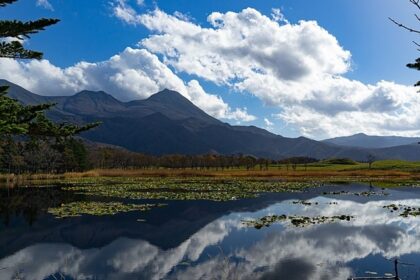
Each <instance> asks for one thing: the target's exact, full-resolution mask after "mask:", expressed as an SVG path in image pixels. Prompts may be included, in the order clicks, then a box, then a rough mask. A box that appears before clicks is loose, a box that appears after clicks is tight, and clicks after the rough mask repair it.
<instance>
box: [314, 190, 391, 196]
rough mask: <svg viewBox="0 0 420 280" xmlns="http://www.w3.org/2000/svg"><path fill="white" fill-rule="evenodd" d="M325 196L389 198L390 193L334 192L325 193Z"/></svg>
mask: <svg viewBox="0 0 420 280" xmlns="http://www.w3.org/2000/svg"><path fill="white" fill-rule="evenodd" d="M322 194H323V195H355V196H366V197H369V196H387V195H389V193H387V192H384V191H380V192H374V191H369V192H368V191H366V192H349V191H332V192H323V193H322Z"/></svg>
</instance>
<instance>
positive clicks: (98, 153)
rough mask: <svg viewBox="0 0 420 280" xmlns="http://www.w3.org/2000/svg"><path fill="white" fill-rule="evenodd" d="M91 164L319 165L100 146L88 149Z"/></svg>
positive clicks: (150, 166)
mask: <svg viewBox="0 0 420 280" xmlns="http://www.w3.org/2000/svg"><path fill="white" fill-rule="evenodd" d="M87 161H88V163H87V165H88V166H89V167H90V168H93V169H113V168H118V169H156V168H167V169H197V170H206V169H216V170H219V169H220V170H229V169H246V170H268V169H269V167H270V166H271V165H277V166H278V168H281V166H282V165H283V166H284V168H286V169H289V168H290V169H291V170H292V169H296V166H297V165H298V164H303V165H306V164H309V163H313V162H318V161H319V160H318V159H315V158H310V157H292V158H287V159H281V160H274V159H270V158H258V157H255V156H252V155H244V154H235V155H220V154H204V155H180V154H174V155H162V156H153V155H145V154H141V153H135V152H131V151H127V150H123V149H117V148H110V147H99V148H94V149H88V156H87Z"/></svg>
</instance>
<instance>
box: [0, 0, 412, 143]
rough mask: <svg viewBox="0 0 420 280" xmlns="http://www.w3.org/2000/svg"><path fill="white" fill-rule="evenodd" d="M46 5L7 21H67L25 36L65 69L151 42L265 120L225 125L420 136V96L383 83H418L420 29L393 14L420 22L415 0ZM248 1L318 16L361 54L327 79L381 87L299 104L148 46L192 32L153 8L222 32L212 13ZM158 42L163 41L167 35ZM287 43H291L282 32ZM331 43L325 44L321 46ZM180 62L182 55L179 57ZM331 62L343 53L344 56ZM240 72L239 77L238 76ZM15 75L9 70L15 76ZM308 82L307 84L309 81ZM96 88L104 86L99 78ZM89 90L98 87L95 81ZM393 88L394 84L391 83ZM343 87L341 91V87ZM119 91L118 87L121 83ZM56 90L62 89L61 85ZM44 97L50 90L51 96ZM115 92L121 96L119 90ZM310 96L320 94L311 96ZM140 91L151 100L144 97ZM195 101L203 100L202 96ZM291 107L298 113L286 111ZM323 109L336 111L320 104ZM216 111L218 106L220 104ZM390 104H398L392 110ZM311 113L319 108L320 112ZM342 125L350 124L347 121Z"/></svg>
mask: <svg viewBox="0 0 420 280" xmlns="http://www.w3.org/2000/svg"><path fill="white" fill-rule="evenodd" d="M46 3H47V2H46V1H35V0H20V1H18V2H17V3H16V4H13V5H10V6H8V7H7V8H2V9H0V17H1V18H7V19H23V20H30V19H36V18H39V17H54V18H59V19H61V22H60V23H59V24H57V25H56V26H53V27H50V28H48V30H47V31H45V32H42V33H40V34H38V35H35V36H33V38H31V39H30V40H29V41H27V42H25V44H26V46H27V47H28V48H33V49H36V50H42V51H44V53H45V56H44V58H45V59H46V60H47V61H48V63H49V64H51V65H53V66H54V67H57V68H58V69H60V71H61V69H66V68H68V67H72V66H74V65H75V64H77V63H79V62H80V61H86V62H90V63H98V62H101V61H102V62H103V61H107V60H109V59H110V57H112V56H114V55H117V54H121V53H122V52H124V50H125V49H126V48H127V47H131V48H133V49H141V48H146V49H147V51H148V52H150V53H151V54H153V55H154V56H156V57H158V58H159V60H160V61H161V62H162V63H163V64H166V65H167V67H168V68H169V69H170V70H171V71H172V72H173V73H174V75H176V76H178V77H179V78H180V79H181V80H183V81H184V82H185V83H186V84H188V82H189V81H191V80H195V81H197V82H198V83H199V85H200V88H201V89H203V90H204V91H205V92H206V93H208V94H210V95H218V96H220V98H221V99H223V102H224V104H227V105H228V106H229V108H230V109H231V111H230V113H233V112H234V111H235V109H236V108H240V109H241V110H242V109H243V108H245V107H246V108H247V110H246V112H247V114H248V115H252V116H254V117H255V118H248V120H251V119H253V120H251V121H244V119H240V118H239V117H238V118H234V117H227V116H228V115H229V114H230V113H226V114H225V115H223V114H219V113H214V114H216V116H221V118H223V116H225V117H226V118H225V121H228V122H230V123H232V124H236V123H241V124H254V125H258V126H261V127H266V128H268V129H270V130H271V131H274V132H276V133H279V134H282V135H285V136H298V135H302V134H303V135H306V136H309V137H313V138H323V137H327V136H332V134H340V135H342V134H351V133H356V132H366V133H370V134H399V135H408V136H414V135H417V134H418V133H419V130H420V121H419V120H418V117H416V116H414V115H413V112H415V110H416V109H417V108H418V104H417V102H419V99H418V98H417V97H413V96H412V93H411V92H409V91H410V89H406V88H398V87H397V88H398V89H397V90H396V89H395V87H394V86H392V85H391V86H389V85H387V86H383V85H381V86H378V85H377V83H378V82H379V81H382V80H384V81H387V82H389V83H391V82H392V83H393V84H396V85H397V86H409V85H411V84H413V83H414V82H415V81H416V80H417V79H418V77H417V73H416V72H415V71H413V70H409V69H406V68H405V64H406V63H407V62H411V61H412V60H414V58H416V57H417V55H418V52H417V51H416V49H415V47H414V46H413V44H412V43H411V41H412V40H415V39H416V37H415V35H413V34H410V33H409V32H405V31H403V30H401V29H399V28H397V27H396V26H394V25H393V24H392V23H390V21H389V20H388V16H392V17H394V18H396V19H399V20H402V21H403V22H406V23H408V24H412V25H414V26H415V25H416V24H417V23H416V22H415V20H414V17H413V16H412V15H413V13H414V11H415V10H414V7H413V6H412V5H411V4H410V3H409V1H408V0H407V1H393V0H365V1H362V0H358V1H354V0H341V1H336V0H322V1H321V0H319V1H307V0H282V1H280V0H272V1H271V0H265V1H257V0H253V1H251V0H241V1H239V0H227V1H210V0H203V1H199V2H197V1H190V0H179V1H172V0H167V1H163V0H161V1H148V0H145V1H144V2H143V3H141V4H140V5H139V3H137V1H136V0H132V1H130V0H124V1H123V0H118V1H112V0H111V1H100V0H89V1H65V0H49V2H48V3H49V4H50V5H51V6H46V5H45V4H46ZM197 3H199V4H197ZM117 7H123V8H127V9H130V10H131V11H133V12H135V16H136V17H139V22H134V21H131V22H130V21H129V20H127V19H124V18H122V17H121V16H118V15H117V14H116V12H115V11H116V10H115V9H116V8H117ZM248 7H250V8H252V9H254V10H255V11H256V12H257V13H259V14H261V15H262V16H266V17H267V18H270V19H273V17H272V14H273V9H280V10H281V13H282V14H283V15H284V17H285V18H286V19H287V21H288V23H286V22H280V23H279V25H280V26H281V25H286V24H289V25H299V22H300V21H315V22H316V24H317V25H318V26H319V27H320V28H322V30H325V31H327V32H328V33H329V34H330V35H331V36H332V37H333V38H336V40H337V46H339V47H341V48H342V49H343V50H345V51H348V52H350V53H351V58H343V57H339V58H338V59H341V60H346V59H348V60H346V62H348V63H349V67H348V68H346V70H344V71H341V70H340V71H339V73H338V72H334V71H335V70H331V71H332V72H331V71H330V70H325V71H326V72H327V73H325V71H324V72H322V73H320V75H325V74H327V75H330V76H331V77H333V76H339V77H340V78H344V79H348V80H349V81H357V82H360V83H362V84H363V85H376V87H377V88H375V89H371V92H370V91H369V92H368V90H367V89H366V92H367V93H366V94H367V95H369V94H370V95H372V96H370V97H369V98H368V97H366V100H361V98H362V97H357V98H356V97H354V98H353V99H352V100H349V101H346V102H348V103H352V102H353V103H352V106H353V109H342V108H344V107H347V106H346V104H342V103H341V102H339V99H342V98H343V96H344V97H346V96H347V95H352V92H348V91H349V90H348V87H346V89H345V90H343V93H340V94H339V95H338V96H333V95H331V94H332V93H330V92H329V93H327V91H329V90H331V87H332V86H331V87H329V88H328V89H325V92H326V93H325V95H323V94H324V93H323V92H322V91H323V89H322V87H320V89H318V90H317V92H316V93H310V92H308V94H307V95H306V97H302V98H300V99H298V100H295V101H293V102H294V103H293V102H292V101H290V100H289V99H290V98H288V97H287V98H286V97H285V94H286V93H279V95H280V96H276V95H275V94H277V93H278V92H277V91H276V92H274V91H273V93H272V94H270V96H269V97H267V96H266V94H264V93H261V92H258V91H257V90H255V91H253V90H252V89H250V88H249V87H247V88H245V89H241V90H238V88H237V84H235V85H232V83H231V82H230V83H229V82H220V81H219V80H218V79H219V78H220V77H218V78H217V77H214V75H211V76H209V75H206V74H203V73H202V71H198V70H197V71H194V70H192V71H186V70H185V69H186V68H185V66H183V65H181V66H180V65H179V63H178V62H174V61H172V63H171V62H168V61H165V59H164V57H168V49H169V46H167V48H166V49H165V50H162V49H158V48H157V47H150V46H148V47H147V46H146V47H145V46H144V45H141V46H139V45H138V43H139V42H140V41H141V40H143V39H147V38H150V37H153V36H156V35H162V34H166V35H167V36H172V39H173V40H180V39H182V38H184V37H183V36H184V35H182V34H181V35H180V34H175V35H174V34H173V32H172V31H171V30H163V31H162V30H156V29H154V28H153V27H151V26H150V24H149V26H147V24H144V20H142V19H140V17H141V16H142V15H148V14H149V15H152V16H154V17H153V21H157V20H160V19H158V17H157V15H156V14H153V13H154V12H155V11H156V10H157V9H158V10H159V11H160V12H162V13H163V14H164V15H168V16H173V15H174V14H177V17H176V18H177V19H179V20H182V21H184V22H188V23H191V24H193V25H195V26H197V27H200V28H202V29H206V28H209V29H212V30H213V29H217V28H216V27H215V26H212V24H211V23H210V22H209V21H208V17H209V15H211V14H212V13H214V12H219V13H221V14H226V13H227V12H233V13H234V14H235V15H239V14H240V13H241V12H242V11H243V10H244V9H246V8H248ZM181 15H182V16H181ZM135 20H137V19H135ZM273 21H274V20H273ZM234 30H236V29H234ZM171 32H172V33H171ZM277 36H279V37H281V36H282V33H281V32H279V34H278V35H277ZM302 36H304V35H302ZM155 39H156V40H158V39H159V38H155ZM172 39H171V40H172ZM279 39H280V40H281V38H279ZM251 43H252V42H251ZM330 43H331V42H330ZM331 44H332V43H331ZM232 46H233V47H234V46H235V45H234V42H232V44H231V45H229V48H232ZM323 46H324V45H322V44H320V47H323ZM171 47H173V46H171ZM191 47H193V46H191ZM189 50H190V49H189ZM177 51H179V52H183V51H186V50H182V49H179V47H178V49H177ZM197 51H198V50H197ZM212 51H214V49H209V52H212ZM283 55H284V54H283ZM309 55H310V54H309ZM315 55H316V54H314V56H315ZM340 55H342V54H340ZM195 58H197V57H188V56H187V55H186V59H187V60H188V59H195ZM172 59H173V60H174V59H175V58H172ZM230 59H231V58H230V57H227V56H226V57H224V58H223V61H225V60H228V61H230ZM274 59H275V58H274ZM331 59H335V57H332V58H331ZM320 60H322V58H321V59H320ZM232 61H233V60H232ZM238 61H239V60H238ZM25 63H27V62H21V64H20V67H23V68H22V69H24V70H22V71H26V72H25V73H26V74H31V73H32V74H33V75H34V76H36V75H37V74H36V73H37V72H30V71H35V70H30V71H29V70H28V68H29V67H26V68H25ZM319 63H320V65H321V63H325V61H320V62H319ZM311 67H316V65H312V66H311ZM111 68H112V67H111ZM136 69H137V68H136ZM262 69H263V70H262V71H265V70H264V67H262ZM274 70H276V69H274ZM280 70H281V69H280ZM6 71H7V68H6V66H3V67H0V74H2V73H3V75H6V74H7V73H9V76H10V75H11V74H10V71H8V72H6ZM22 71H21V72H22ZM28 71H29V72H28ZM238 71H239V70H238ZM241 71H242V70H241ZM281 71H283V70H281ZM314 71H316V70H314ZM97 72H98V71H96V72H95V73H97ZM187 72H190V73H187ZM19 73H20V72H19ZM19 73H18V72H16V73H15V74H14V76H13V77H16V80H19V79H18V76H19ZM107 74H109V70H108V71H103V75H107ZM233 74H234V75H238V73H233ZM22 75H23V74H22ZM95 75H99V74H95ZM40 76H42V75H40ZM6 77H8V76H7V75H6ZM213 77H214V78H213ZM252 78H255V77H254V76H252V77H251V82H252ZM276 79H281V77H276ZM125 81H126V80H125ZM218 81H219V82H218ZM346 81H347V80H346ZM346 81H344V82H346ZM303 82H306V83H307V81H302V83H303ZM39 84H40V82H38V83H32V84H31V83H29V82H26V83H24V84H23V86H26V87H29V89H31V90H34V91H36V92H39V91H40V90H44V91H45V92H51V91H52V90H53V89H51V90H49V89H45V88H42V87H41V86H39ZM95 85H96V87H98V85H97V83H96V84H95ZM89 86H92V85H91V84H88V87H89ZM391 87H392V89H390V88H391ZM64 88H65V89H66V90H63V92H64V94H70V91H71V90H70V89H69V87H68V86H67V85H66V86H63V89H64ZM152 88H153V87H152ZM333 88H334V89H335V90H340V87H338V86H336V85H334V86H333ZM352 88H355V89H358V88H359V87H358V86H354V87H353V86H352ZM407 88H408V87H407ZM77 89H79V88H77ZM95 89H96V88H95ZM98 89H99V88H98ZM112 89H114V88H112V87H111V88H110V89H109V91H112ZM137 89H138V88H137ZM293 89H296V90H298V89H299V88H298V87H294V88H291V90H292V91H293ZM104 90H107V88H104ZM363 90H365V89H362V88H361V89H360V91H363ZM399 90H402V91H404V92H405V91H406V90H407V92H408V93H407V97H404V95H403V97H401V95H400V96H399V97H395V95H396V94H395V93H392V94H391V93H390V92H391V91H398V92H399ZM114 91H116V90H115V89H114ZM186 91H188V90H186ZM56 92H60V90H58V91H56ZM378 92H379V93H378ZM39 93H40V94H42V92H39ZM113 93H114V92H111V94H113ZM186 94H187V95H188V94H189V95H190V96H193V94H194V93H191V92H190V93H186ZM282 94H283V95H282ZM287 94H290V95H293V94H294V93H293V92H288V93H287ZM359 94H360V93H359ZM48 95H51V93H48ZM114 95H116V94H114ZM318 95H319V96H326V99H325V100H326V101H325V102H324V103H322V102H323V101H320V104H315V103H316V100H315V99H316V98H318ZM330 95H331V96H330ZM360 95H363V94H360ZM200 96H202V95H200ZM308 96H312V97H310V98H309V97H308ZM314 96H315V97H314ZM117 97H118V96H117ZM140 97H144V96H143V95H139V98H140ZM327 97H328V98H327ZM130 98H131V99H132V98H133V96H132V95H130ZM191 98H192V100H194V97H191ZM197 98H198V97H197ZM200 98H201V97H200ZM311 98H312V99H311ZM401 98H402V99H404V98H405V99H406V100H409V101H410V102H411V103H413V102H414V103H415V104H414V105H401V104H402V103H404V100H401ZM122 99H124V98H122ZM318 99H319V98H318ZM344 99H346V98H344ZM356 99H357V100H358V101H357V102H359V103H357V104H356V103H355V102H356V101H354V100H356ZM367 99H369V100H370V101H369V102H373V103H375V104H384V105H383V107H381V108H377V109H375V110H376V111H375V110H374V109H372V108H373V107H372V106H371V105H369V106H368V105H366V106H365V104H366V103H367V102H368V101H367ZM390 99H392V102H390V101H389V100H390ZM331 100H335V101H331ZM329 102H331V103H329ZM194 103H196V104H204V103H205V101H203V99H200V100H198V99H197V102H194ZM302 104H304V105H302ZM314 104H315V105H314ZM362 104H363V106H362ZM203 106H204V105H203ZM303 106H304V107H303ZM410 106H411V107H410ZM285 107H287V108H289V109H290V110H289V111H288V112H286V111H287V110H285ZM321 107H325V108H327V109H319V108H321ZM203 109H204V110H206V107H203ZM208 110H210V111H211V109H208ZM296 110H303V111H302V112H304V113H302V114H305V117H302V115H298V116H297V115H295V113H296ZM342 110H344V111H342ZM384 110H385V111H386V110H389V112H387V113H386V114H385V115H384ZM206 111H207V110H206ZM307 111H308V112H309V111H310V113H308V112H307ZM214 112H215V111H214ZM325 112H327V113H325ZM217 114H219V115H217ZM311 114H312V115H311ZM309 115H311V116H309ZM396 115H401V117H400V119H398V118H396V117H395V116H396ZM229 116H230V115H229ZM306 117H308V118H309V120H308V119H306ZM352 117H354V120H352V121H351V123H349V124H346V123H345V122H343V120H348V119H349V118H352ZM368 118H384V121H383V122H377V121H376V123H375V124H368V123H367V119H368ZM245 119H246V118H245ZM264 119H267V121H268V122H267V121H264ZM340 122H341V123H342V125H340ZM394 122H395V123H398V122H400V123H404V122H405V125H403V126H401V127H398V126H397V125H396V124H395V123H394ZM271 123H272V124H271ZM267 124H268V125H267ZM355 124H359V125H355ZM317 125H319V126H320V127H316V128H315V127H314V126H317ZM321 126H322V127H321ZM341 126H347V129H344V128H341Z"/></svg>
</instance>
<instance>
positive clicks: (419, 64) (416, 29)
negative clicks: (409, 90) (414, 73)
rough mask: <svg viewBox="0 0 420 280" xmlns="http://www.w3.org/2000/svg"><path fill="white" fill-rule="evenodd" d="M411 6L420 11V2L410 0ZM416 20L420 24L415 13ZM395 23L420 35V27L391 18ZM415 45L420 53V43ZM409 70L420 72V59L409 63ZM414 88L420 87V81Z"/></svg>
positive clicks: (418, 17) (418, 0)
mask: <svg viewBox="0 0 420 280" xmlns="http://www.w3.org/2000/svg"><path fill="white" fill-rule="evenodd" d="M409 1H410V3H411V4H413V5H414V7H415V8H416V9H417V10H419V11H420V0H409ZM414 16H415V18H416V19H417V21H418V22H419V23H420V16H419V15H418V14H417V13H415V14H414ZM389 19H390V20H391V21H392V22H393V23H395V24H396V25H398V26H399V27H401V28H403V29H405V30H407V31H409V32H412V33H416V34H420V27H412V26H408V25H406V24H403V23H401V22H400V21H397V20H395V19H393V18H391V17H390V18H389ZM413 43H414V44H415V45H416V46H417V50H418V51H420V43H418V42H417V41H413ZM407 67H408V68H411V69H414V70H418V71H419V70H420V57H419V58H417V59H416V61H415V62H413V63H408V64H407ZM414 86H420V81H417V83H415V84H414Z"/></svg>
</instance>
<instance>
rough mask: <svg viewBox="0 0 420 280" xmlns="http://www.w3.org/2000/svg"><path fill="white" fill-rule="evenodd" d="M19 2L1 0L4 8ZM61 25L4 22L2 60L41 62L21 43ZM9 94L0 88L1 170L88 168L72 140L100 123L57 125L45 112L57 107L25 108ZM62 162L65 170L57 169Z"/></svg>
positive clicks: (0, 34)
mask: <svg viewBox="0 0 420 280" xmlns="http://www.w3.org/2000/svg"><path fill="white" fill-rule="evenodd" d="M16 1H17V0H0V8H1V7H5V6H6V5H8V4H12V3H13V2H16ZM57 22H59V20H58V19H45V18H42V19H39V20H35V21H27V22H23V21H18V20H0V39H3V41H2V42H0V58H7V59H41V58H42V53H41V52H39V51H33V50H27V49H25V48H24V46H23V45H22V43H21V41H22V40H23V39H28V38H30V36H32V35H33V34H36V33H38V32H39V31H42V30H44V29H45V27H47V26H50V25H53V24H56V23H57ZM7 90H8V87H7V86H0V156H1V157H0V169H3V170H7V171H8V172H12V171H13V172H16V170H18V171H19V170H20V169H21V168H22V166H23V165H24V163H25V162H26V164H27V165H28V166H27V167H26V168H27V169H30V170H32V171H34V172H37V171H53V169H55V170H64V171H66V170H68V169H71V170H76V169H78V170H80V169H82V168H85V167H86V163H85V162H84V161H85V159H84V158H86V156H85V155H83V153H84V152H85V150H83V149H82V148H81V147H80V146H79V145H82V144H81V143H79V142H77V143H76V142H73V140H72V137H73V136H74V135H76V134H79V133H81V132H83V131H85V130H88V129H91V128H93V127H95V126H97V125H98V123H93V124H88V125H84V126H78V125H74V124H66V123H61V124H56V123H53V122H52V121H50V120H49V119H47V118H46V116H45V111H46V110H48V109H50V108H51V107H52V106H54V105H55V104H40V105H23V104H21V103H19V102H18V101H16V100H14V99H12V98H10V97H8V96H7ZM22 141H25V142H26V145H27V146H28V147H27V149H24V148H22V147H19V146H20V145H21V143H20V142H22ZM16 147H19V148H16ZM28 151H30V152H29V153H28ZM40 151H42V153H41V152H40ZM37 152H39V153H37ZM59 155H61V159H60V158H59ZM25 156H26V158H25ZM45 159H46V160H45ZM59 161H61V166H60V167H57V166H55V165H56V163H57V162H59ZM67 161H69V162H70V163H71V164H69V165H68V164H67Z"/></svg>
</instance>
